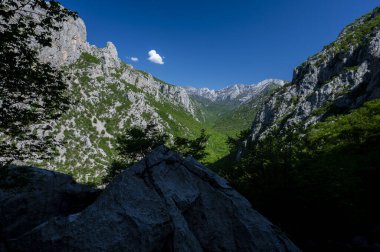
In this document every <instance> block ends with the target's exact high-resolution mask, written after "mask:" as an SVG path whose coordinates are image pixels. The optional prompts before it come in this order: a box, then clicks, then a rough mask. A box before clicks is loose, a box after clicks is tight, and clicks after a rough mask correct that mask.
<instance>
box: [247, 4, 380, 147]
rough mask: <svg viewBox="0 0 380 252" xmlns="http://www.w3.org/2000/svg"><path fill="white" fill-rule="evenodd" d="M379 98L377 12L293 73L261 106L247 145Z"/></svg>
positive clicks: (379, 17)
mask: <svg viewBox="0 0 380 252" xmlns="http://www.w3.org/2000/svg"><path fill="white" fill-rule="evenodd" d="M377 98H380V8H376V9H375V10H374V11H373V12H371V13H369V14H367V15H365V16H363V17H361V18H359V19H358V20H356V21H355V22H354V23H352V24H350V25H349V26H347V27H346V28H345V29H344V30H343V31H342V33H341V34H340V35H339V37H338V38H337V40H336V41H335V42H333V43H332V44H330V45H328V46H326V47H325V48H324V49H323V50H322V51H321V52H320V53H318V54H316V55H314V56H313V57H311V58H309V59H308V60H307V61H306V62H304V63H303V64H302V65H300V66H298V67H297V68H296V69H295V70H294V75H293V80H292V82H291V83H289V84H287V85H285V86H284V87H283V88H282V89H280V90H279V91H277V92H276V93H275V94H274V95H273V96H272V97H271V98H270V99H269V100H268V101H267V102H265V104H264V105H263V106H262V108H261V110H260V111H259V113H258V115H257V116H256V118H255V120H254V122H253V124H252V135H251V137H250V139H249V141H254V140H257V139H258V138H260V137H263V136H265V134H266V133H267V132H268V131H270V130H271V129H274V128H287V127H290V126H293V125H296V124H303V125H305V126H307V125H310V124H313V123H315V122H317V121H320V120H323V119H324V118H326V117H328V116H330V115H333V114H337V113H344V112H346V111H348V110H350V109H354V108H356V107H359V106H361V105H362V104H363V103H364V102H366V101H369V100H372V99H377Z"/></svg>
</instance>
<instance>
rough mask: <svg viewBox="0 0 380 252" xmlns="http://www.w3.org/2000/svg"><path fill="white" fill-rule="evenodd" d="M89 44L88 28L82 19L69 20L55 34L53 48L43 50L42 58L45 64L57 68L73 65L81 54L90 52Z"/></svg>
mask: <svg viewBox="0 0 380 252" xmlns="http://www.w3.org/2000/svg"><path fill="white" fill-rule="evenodd" d="M90 50H91V46H90V44H89V43H88V42H87V32H86V26H85V24H84V22H83V20H82V19H81V18H77V19H74V18H69V20H67V21H66V22H64V23H63V24H62V29H61V30H60V31H59V32H54V33H53V43H52V46H51V47H45V48H42V49H41V51H40V58H41V60H42V61H43V62H50V63H51V64H53V65H54V66H56V67H61V66H67V65H70V64H73V63H74V62H75V61H77V60H78V59H79V57H80V56H81V54H82V53H83V52H86V51H90Z"/></svg>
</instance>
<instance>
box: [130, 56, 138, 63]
mask: <svg viewBox="0 0 380 252" xmlns="http://www.w3.org/2000/svg"><path fill="white" fill-rule="evenodd" d="M131 60H132V61H133V62H137V61H139V58H137V57H131Z"/></svg>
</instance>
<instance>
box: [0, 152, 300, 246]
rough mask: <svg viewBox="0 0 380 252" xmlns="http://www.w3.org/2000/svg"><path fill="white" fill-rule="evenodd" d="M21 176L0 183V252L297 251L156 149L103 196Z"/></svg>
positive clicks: (63, 181)
mask: <svg viewBox="0 0 380 252" xmlns="http://www.w3.org/2000/svg"><path fill="white" fill-rule="evenodd" d="M14 169H16V168H14ZM23 169H24V170H23V173H24V174H26V175H27V176H26V178H27V179H25V180H22V179H21V180H19V179H16V180H15V178H13V180H12V178H11V180H10V182H9V181H6V180H4V179H3V180H1V179H0V182H1V183H0V206H1V208H0V218H1V219H0V223H1V225H0V243H1V245H0V251H299V249H298V248H297V247H296V246H295V245H294V244H293V243H292V242H291V241H290V240H289V239H288V238H287V237H286V236H285V235H284V234H283V233H281V231H280V230H279V229H278V228H277V227H275V226H274V225H272V224H271V223H270V222H269V221H268V220H267V219H265V218H264V217H263V216H262V215H260V214H259V213H258V212H256V211H255V210H253V209H252V207H251V205H250V203H249V202H248V201H247V200H246V199H245V198H243V197H242V196H241V195H240V194H239V193H237V192H236V191H235V190H234V189H232V188H231V187H230V186H229V185H228V183H227V182H226V181H225V180H224V179H223V178H221V177H219V176H218V175H217V174H215V173H213V172H211V171H210V170H208V169H206V168H205V167H204V166H202V165H201V164H199V163H198V162H197V161H196V160H194V159H193V158H191V157H188V158H186V159H184V158H182V157H180V156H179V155H178V154H177V153H175V152H173V151H170V150H168V149H167V148H165V147H163V146H162V147H159V148H157V149H156V150H154V151H153V152H152V153H151V154H149V155H148V156H147V157H146V158H145V159H144V160H142V161H140V162H139V163H138V164H136V165H134V166H133V167H131V168H129V169H127V170H126V171H125V172H123V173H122V174H121V175H120V176H118V177H117V178H116V179H115V180H114V181H113V182H112V183H111V184H110V185H109V186H108V187H107V188H106V189H105V190H104V191H102V192H100V191H97V190H94V189H91V188H89V187H86V186H82V185H78V184H75V183H74V181H73V180H72V178H71V177H69V176H68V175H64V174H60V173H56V172H51V171H46V170H40V169H36V168H23ZM12 172H13V171H8V173H12ZM8 175H9V174H8ZM11 177H12V176H11ZM15 181H16V182H17V183H16V182H15Z"/></svg>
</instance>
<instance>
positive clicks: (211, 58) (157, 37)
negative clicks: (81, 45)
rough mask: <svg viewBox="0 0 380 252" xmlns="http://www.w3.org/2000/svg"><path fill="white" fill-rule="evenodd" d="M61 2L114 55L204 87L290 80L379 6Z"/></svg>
mask: <svg viewBox="0 0 380 252" xmlns="http://www.w3.org/2000/svg"><path fill="white" fill-rule="evenodd" d="M61 3H63V4H64V5H65V6H66V7H68V8H70V9H73V10H75V11H77V12H79V15H80V16H81V17H82V18H83V19H84V21H85V23H86V26H87V33H88V40H89V42H90V43H91V44H95V45H97V46H99V47H104V46H105V44H106V42H107V41H112V42H113V43H114V44H115V45H116V47H117V48H118V52H119V57H120V58H121V59H122V60H123V61H125V62H127V63H129V64H132V65H133V66H134V67H135V68H137V69H141V70H144V71H147V72H149V73H152V74H153V75H155V76H157V77H158V78H160V79H162V80H165V81H166V82H169V83H173V84H177V85H182V86H185V85H188V86H195V87H209V88H222V87H225V86H227V85H231V84H234V83H244V84H254V83H257V82H259V81H261V80H264V79H267V78H279V79H285V80H291V78H292V74H293V69H294V68H295V67H296V66H297V65H299V64H301V63H302V62H303V61H304V60H306V59H307V58H308V57H309V56H311V55H313V54H314V53H316V52H318V51H320V50H321V49H322V48H323V46H324V45H327V44H329V43H330V42H332V41H333V40H334V39H335V38H336V37H337V35H338V34H339V32H340V31H341V29H342V28H343V27H344V26H346V25H347V24H349V23H350V22H352V21H354V20H355V19H356V18H358V17H360V16H361V15H363V14H365V13H367V12H369V11H371V10H372V9H373V8H375V7H376V6H378V5H380V1H375V0H314V1H311V0H286V1H285V0H282V1H281V0H264V1H256V0H111V1H104V0H103V1H100V0H92V1H83V0H82V1H74V0H62V1H61ZM151 50H155V52H153V51H151ZM150 51H151V55H150V56H152V57H153V61H155V62H156V63H164V64H156V63H153V62H151V61H149V60H148V58H149V57H150V56H149V55H148V52H150ZM157 54H158V55H160V56H161V57H164V58H162V61H163V62H160V57H159V56H158V55H157ZM131 57H137V58H138V59H139V61H138V62H132V61H131Z"/></svg>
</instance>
